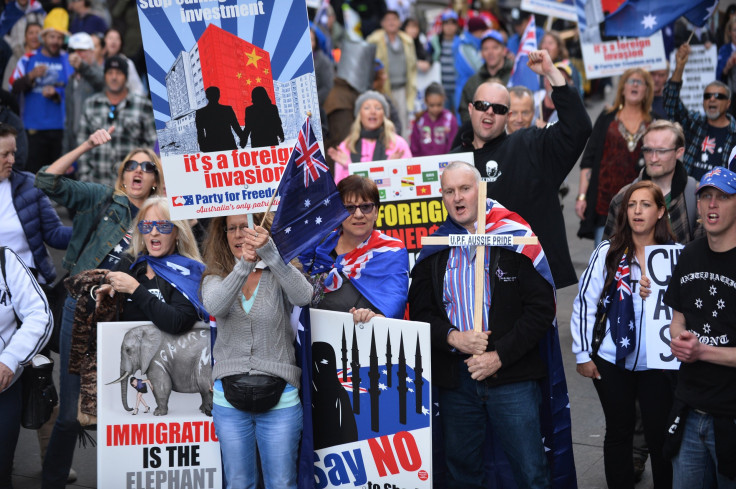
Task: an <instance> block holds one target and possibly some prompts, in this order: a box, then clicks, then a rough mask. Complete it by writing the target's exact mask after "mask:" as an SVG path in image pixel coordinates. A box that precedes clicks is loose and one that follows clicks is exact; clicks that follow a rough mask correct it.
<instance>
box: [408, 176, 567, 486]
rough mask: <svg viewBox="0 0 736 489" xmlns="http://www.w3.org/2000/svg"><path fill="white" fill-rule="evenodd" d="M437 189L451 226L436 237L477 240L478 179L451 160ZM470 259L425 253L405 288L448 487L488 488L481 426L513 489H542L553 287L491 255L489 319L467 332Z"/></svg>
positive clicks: (502, 252) (546, 482)
mask: <svg viewBox="0 0 736 489" xmlns="http://www.w3.org/2000/svg"><path fill="white" fill-rule="evenodd" d="M441 181H442V199H443V201H444V204H445V207H446V208H447V212H448V214H449V218H448V220H447V221H446V222H445V224H443V225H442V227H441V228H440V230H439V231H438V233H437V234H439V235H443V234H446V232H445V231H449V233H450V234H464V233H468V232H469V233H475V227H476V225H477V215H478V187H479V185H480V181H481V179H480V174H479V172H478V171H477V170H476V169H475V168H474V167H472V166H471V165H469V164H467V163H464V162H452V163H450V164H449V165H448V166H447V168H446V169H445V170H444V172H443V173H442V176H441ZM491 203H493V202H492V201H491ZM493 204H495V203H493ZM504 212H505V210H504V209H500V213H504ZM495 215H496V214H494V213H491V216H495ZM510 217H511V220H512V221H513V220H514V219H515V218H516V217H518V216H515V215H514V216H510ZM527 229H528V228H527ZM475 256H476V254H475V248H468V247H454V248H448V247H440V246H436V247H431V246H425V247H424V249H423V250H422V253H421V254H420V256H419V258H418V261H417V264H416V266H415V267H414V270H413V272H412V284H411V288H410V290H409V310H410V315H411V319H412V320H415V321H426V322H428V323H429V324H430V327H431V338H432V383H433V384H434V385H436V386H438V387H439V405H440V410H441V411H440V419H441V425H442V431H443V438H444V448H445V457H446V463H447V476H448V487H450V488H464V489H465V488H484V487H487V484H485V483H484V479H485V473H484V464H483V452H484V442H485V439H486V426H487V425H488V426H490V427H491V430H492V432H493V435H494V438H495V439H496V440H498V441H499V442H500V444H501V446H502V448H503V450H504V452H505V453H506V457H507V459H508V461H509V464H510V465H511V470H512V472H513V476H514V479H515V480H516V482H517V485H518V486H519V487H529V488H548V487H550V469H549V466H548V464H547V458H546V456H545V449H544V446H543V444H542V434H541V422H540V407H541V405H542V393H541V389H540V384H539V382H538V381H540V380H541V379H544V378H545V377H546V376H547V367H546V365H545V362H544V360H543V359H542V357H541V355H540V347H539V345H540V342H542V340H543V338H545V336H546V335H547V333H548V332H549V330H550V328H551V327H552V324H553V321H554V317H555V294H554V288H553V286H552V284H551V283H550V281H548V280H546V279H545V278H544V277H543V276H542V275H541V274H540V273H539V271H537V269H536V268H535V266H534V263H532V260H531V259H530V258H529V257H527V256H526V255H525V254H522V253H521V252H518V253H517V252H515V251H512V250H510V249H505V248H500V247H493V248H488V253H486V259H485V266H486V269H487V270H488V271H487V273H486V287H485V290H484V292H485V293H484V305H485V306H484V311H486V316H485V317H484V318H483V331H482V332H479V331H474V330H473V303H472V301H473V295H474V294H473V289H474V285H473V276H474V272H473V270H474V268H475V266H476V264H475ZM491 330H492V333H491Z"/></svg>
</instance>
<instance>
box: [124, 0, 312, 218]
mask: <svg viewBox="0 0 736 489" xmlns="http://www.w3.org/2000/svg"><path fill="white" fill-rule="evenodd" d="M226 3H227V5H226ZM138 17H139V19H140V24H141V35H142V38H143V47H144V51H145V55H146V65H147V67H148V80H149V85H150V89H151V98H152V101H153V110H154V116H155V120H156V129H157V134H158V139H159V145H160V150H161V163H162V165H163V169H164V175H165V177H166V190H167V195H168V197H169V199H170V201H171V217H172V219H186V218H201V217H211V216H217V215H231V214H243V213H254V212H263V211H265V209H266V208H267V206H268V202H269V200H270V197H271V196H272V195H273V194H274V192H275V190H276V187H277V186H278V183H279V180H280V179H281V175H282V174H283V171H284V167H285V166H286V163H287V161H288V159H289V155H290V154H291V150H292V148H293V147H294V142H295V140H296V137H297V134H298V132H299V129H300V128H301V125H302V124H303V122H304V119H305V118H306V116H307V114H308V113H311V114H312V117H313V119H314V121H313V124H314V129H315V133H316V134H315V135H316V137H317V140H318V141H321V140H322V134H321V123H320V121H319V106H318V101H317V87H316V83H315V75H314V63H313V61H312V46H311V40H310V34H309V28H308V19H307V9H306V4H305V3H304V1H303V0H302V1H298V0H297V1H296V2H294V3H293V4H292V3H290V2H289V3H287V4H281V3H280V2H277V1H276V0H261V1H253V2H238V3H236V4H233V3H232V2H215V3H212V2H188V1H187V2H181V1H177V2H173V1H172V0H150V1H149V0H139V2H138ZM275 205H278V200H277V201H276V202H275ZM274 209H275V208H274Z"/></svg>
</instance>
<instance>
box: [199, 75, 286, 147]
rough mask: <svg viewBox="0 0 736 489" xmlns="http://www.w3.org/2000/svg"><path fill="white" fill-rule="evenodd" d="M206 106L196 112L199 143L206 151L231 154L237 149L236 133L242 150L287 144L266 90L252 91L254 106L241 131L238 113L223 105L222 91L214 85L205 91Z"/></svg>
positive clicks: (248, 111)
mask: <svg viewBox="0 0 736 489" xmlns="http://www.w3.org/2000/svg"><path fill="white" fill-rule="evenodd" d="M204 93H205V96H206V97H207V102H208V103H207V105H205V106H204V107H202V108H201V109H198V110H197V113H196V115H195V123H196V125H197V142H198V143H199V149H200V150H201V151H204V152H212V151H228V150H234V149H237V146H236V145H235V137H234V136H233V133H235V134H236V135H237V136H238V137H239V138H240V147H241V148H244V147H245V145H246V144H248V138H249V137H250V146H251V148H260V147H263V146H276V145H277V144H279V141H280V142H282V143H283V142H284V129H283V128H282V127H281V118H280V117H279V110H278V108H277V107H276V105H275V104H272V103H271V99H270V98H269V96H268V92H266V89H265V88H264V87H260V86H259V87H255V88H254V89H253V92H251V100H252V102H253V103H252V105H250V106H248V107H246V108H245V127H243V128H241V127H240V124H239V123H238V118H237V117H236V116H235V111H234V110H233V108H232V107H231V106H229V105H222V104H221V103H220V89H219V88H218V87H215V86H212V87H209V88H207V90H205V92H204Z"/></svg>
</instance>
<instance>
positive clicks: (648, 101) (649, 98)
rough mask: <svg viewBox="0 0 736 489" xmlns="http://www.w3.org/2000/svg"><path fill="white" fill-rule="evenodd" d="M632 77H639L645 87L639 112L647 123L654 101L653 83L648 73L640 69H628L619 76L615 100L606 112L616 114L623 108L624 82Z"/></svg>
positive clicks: (650, 117)
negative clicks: (645, 91)
mask: <svg viewBox="0 0 736 489" xmlns="http://www.w3.org/2000/svg"><path fill="white" fill-rule="evenodd" d="M632 75H639V76H641V77H642V78H643V79H644V84H645V85H646V87H647V93H646V96H645V97H644V100H642V103H641V106H640V110H641V112H642V114H644V120H645V121H647V122H649V121H651V120H652V116H651V112H652V102H653V101H654V82H653V81H652V75H650V74H649V72H648V71H646V70H644V69H642V68H629V69H628V70H626V71H624V74H623V75H621V79H620V80H619V81H618V87H616V98H615V99H614V100H613V106H612V107H611V108H610V109H608V112H609V113H611V112H616V111H619V110H621V109H622V108H623V106H624V87H625V86H626V82H627V81H628V80H629V78H631V76H632Z"/></svg>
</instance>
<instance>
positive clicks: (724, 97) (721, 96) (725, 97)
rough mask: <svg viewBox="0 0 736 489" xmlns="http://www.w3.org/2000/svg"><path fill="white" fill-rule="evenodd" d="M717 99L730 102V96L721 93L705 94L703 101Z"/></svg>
mask: <svg viewBox="0 0 736 489" xmlns="http://www.w3.org/2000/svg"><path fill="white" fill-rule="evenodd" d="M713 97H715V98H716V99H717V100H728V95H726V94H725V93H721V92H705V93H703V100H710V99H712V98H713Z"/></svg>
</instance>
